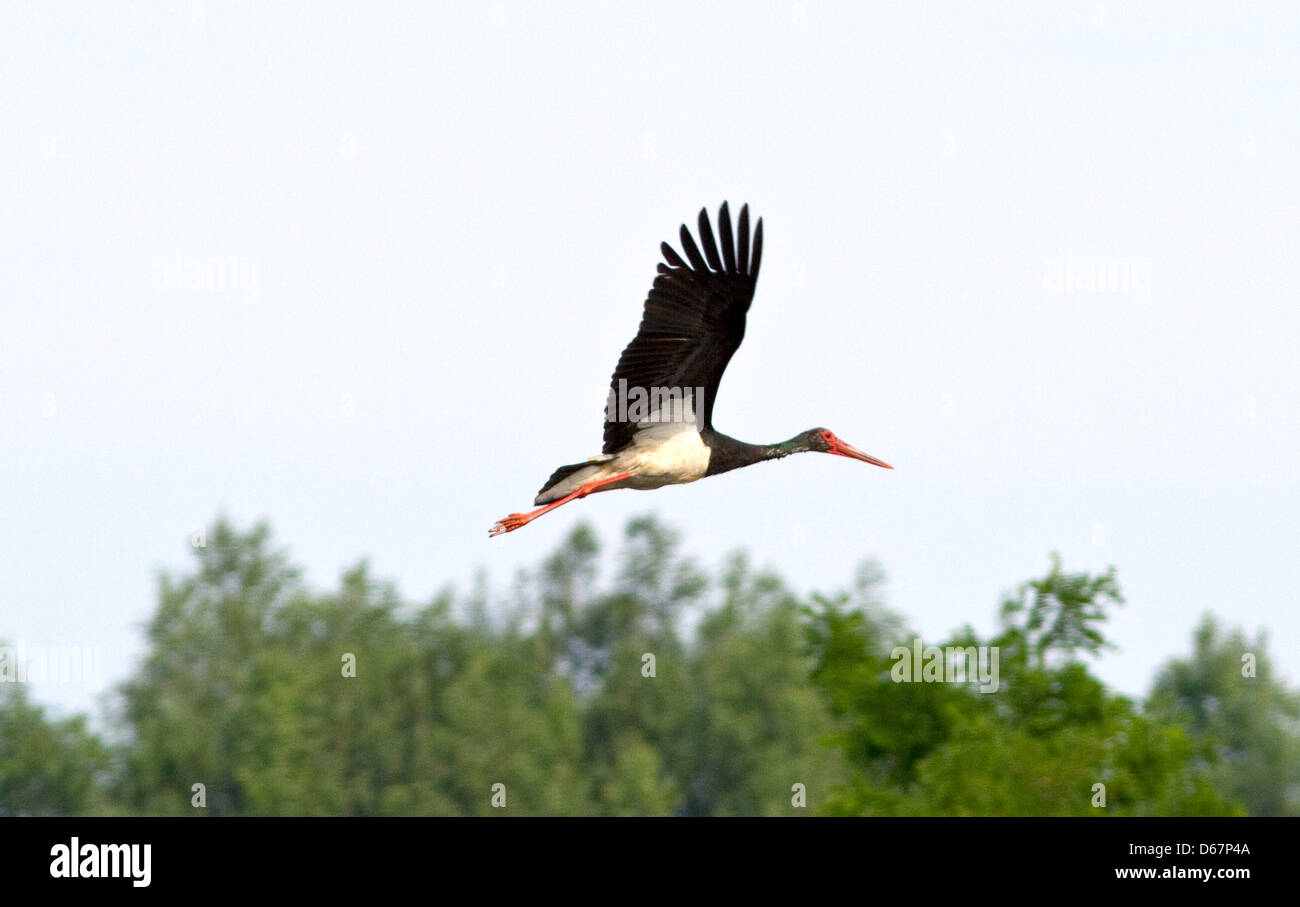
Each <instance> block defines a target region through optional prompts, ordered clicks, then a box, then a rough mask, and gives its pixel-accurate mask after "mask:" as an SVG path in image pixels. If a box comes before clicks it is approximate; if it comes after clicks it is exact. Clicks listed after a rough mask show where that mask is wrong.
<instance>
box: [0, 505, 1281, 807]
mask: <svg viewBox="0 0 1300 907" xmlns="http://www.w3.org/2000/svg"><path fill="white" fill-rule="evenodd" d="M679 549H680V544H679V539H678V537H677V535H676V534H675V533H674V532H672V531H670V530H668V529H667V528H665V527H664V526H662V525H660V524H659V523H658V522H657V521H655V520H654V519H653V518H648V517H647V518H641V519H637V520H634V521H632V522H631V523H630V524H629V525H628V527H627V530H626V533H625V537H624V539H623V543H622V545H621V548H620V550H619V551H618V552H617V557H616V559H615V564H614V569H613V570H612V572H611V573H610V576H609V579H602V570H601V565H602V559H601V558H602V553H601V547H600V545H599V543H598V540H597V539H596V537H595V535H594V533H592V531H591V530H590V529H589V528H588V527H585V526H579V527H578V528H577V529H575V530H574V531H573V532H572V533H571V534H570V535H569V536H568V538H566V539H565V540H564V541H563V542H562V544H561V545H560V546H559V547H558V548H557V550H556V551H555V553H554V554H553V555H551V556H550V557H549V558H547V559H546V560H545V561H544V562H543V563H542V564H541V565H540V566H539V567H538V569H537V570H536V572H535V573H530V572H523V573H521V574H520V575H519V576H518V577H517V578H516V581H515V584H514V587H513V591H512V593H511V595H510V596H509V597H508V598H502V597H501V596H499V595H496V594H494V593H493V592H492V591H491V590H490V588H489V587H488V585H487V583H486V580H480V582H479V583H478V584H477V585H476V587H475V588H474V589H473V590H471V591H470V593H469V594H467V595H464V596H457V595H455V594H453V593H452V592H450V591H449V592H444V593H442V594H440V595H438V596H437V597H436V598H435V599H434V600H433V601H431V602H428V603H427V604H423V605H413V604H410V603H408V602H405V601H403V600H402V599H401V597H400V596H399V595H398V594H397V592H396V591H395V590H394V589H393V587H392V586H391V585H389V584H386V583H384V582H380V581H378V580H376V579H375V578H373V577H372V576H371V575H370V572H369V570H368V568H367V566H366V565H365V564H364V563H362V564H360V565H358V566H357V567H355V568H353V569H351V570H349V571H348V572H346V573H345V574H344V575H343V577H342V578H341V581H340V584H339V588H338V590H337V591H335V592H329V593H325V594H320V593H315V592H313V591H311V590H309V589H307V588H305V587H304V586H303V584H302V583H301V581H300V576H299V572H298V571H297V569H296V568H295V567H294V566H293V565H292V563H291V562H290V560H289V558H288V557H287V556H286V554H285V553H284V552H283V551H281V550H279V549H277V548H275V547H274V546H273V545H272V543H271V539H270V534H269V532H268V530H267V529H266V527H264V526H258V527H254V528H253V529H252V530H250V531H248V532H243V533H241V532H239V531H237V530H236V529H235V528H233V527H232V526H230V525H229V524H227V523H225V522H220V523H218V524H217V525H216V526H215V527H214V528H213V529H212V531H211V532H209V533H208V544H207V546H206V547H204V548H199V549H197V550H196V551H195V556H196V558H197V561H196V564H195V566H194V568H193V570H192V571H191V572H189V573H188V574H186V575H183V576H179V577H173V576H164V577H162V578H161V579H160V581H159V588H158V608H157V612H156V614H155V615H154V618H153V620H152V621H151V623H150V624H149V626H148V630H147V632H148V640H149V645H150V648H149V652H148V655H147V657H146V658H145V660H144V662H143V663H142V664H141V666H140V667H139V669H138V670H137V672H136V673H135V675H134V676H133V677H132V678H131V680H130V681H129V682H128V683H127V684H125V685H124V686H123V688H122V689H121V690H120V691H118V697H117V700H116V706H115V708H114V710H113V713H112V716H111V717H112V719H113V724H114V726H115V737H114V739H115V740H116V741H117V742H116V743H115V744H114V745H112V746H109V745H106V744H104V743H102V742H101V741H100V739H99V738H98V737H96V736H95V735H94V734H92V733H90V732H89V731H88V730H87V728H86V725H85V721H84V719H81V718H76V719H72V720H68V721H52V720H50V719H49V718H48V717H46V716H45V714H44V713H43V711H42V710H41V709H39V708H37V707H35V706H33V705H32V704H31V703H29V702H28V701H27V699H26V698H25V695H24V691H23V690H22V688H21V687H11V688H9V689H5V688H4V687H5V685H0V815H5V814H15V813H18V814H93V813H106V812H121V813H128V814H134V813H142V814H170V815H241V814H251V815H431V814H432V815H484V816H486V815H502V814H505V815H575V814H580V815H611V816H641V815H772V816H777V815H808V814H816V813H823V814H829V815H1208V814H1234V813H1239V812H1241V805H1242V804H1244V805H1245V806H1246V807H1248V808H1249V809H1250V810H1251V811H1252V812H1260V813H1288V812H1289V813H1295V812H1296V811H1297V806H1298V805H1300V803H1298V802H1297V790H1298V789H1300V775H1297V771H1300V759H1298V758H1297V752H1298V751H1297V735H1296V730H1295V728H1296V719H1297V715H1298V714H1300V705H1298V700H1297V697H1296V695H1295V694H1294V693H1291V692H1289V691H1287V690H1286V688H1285V687H1284V686H1283V685H1282V684H1281V683H1280V681H1278V680H1277V679H1276V678H1275V677H1274V676H1273V673H1272V669H1271V665H1270V664H1269V663H1268V661H1267V659H1266V658H1265V654H1264V646H1263V640H1262V639H1260V640H1257V641H1256V642H1254V643H1253V644H1252V645H1251V646H1249V647H1247V646H1246V644H1245V642H1244V640H1242V639H1241V637H1240V634H1233V635H1229V636H1226V637H1225V636H1223V635H1222V634H1220V633H1219V631H1218V629H1217V628H1216V627H1215V626H1214V625H1213V624H1212V623H1207V625H1206V626H1205V627H1203V628H1202V630H1201V631H1200V632H1198V635H1197V639H1196V650H1195V652H1194V654H1193V657H1192V659H1191V660H1190V661H1188V662H1174V663H1171V665H1170V666H1169V667H1168V668H1167V669H1166V670H1165V671H1164V672H1162V674H1161V676H1160V678H1159V679H1158V681H1157V684H1156V688H1155V692H1154V693H1153V695H1152V699H1151V704H1150V707H1149V708H1148V709H1146V710H1145V711H1144V710H1143V709H1141V708H1139V707H1138V706H1136V705H1134V704H1133V703H1132V702H1130V701H1129V700H1128V699H1126V698H1124V697H1122V696H1117V695H1115V694H1114V693H1112V692H1111V691H1109V690H1107V689H1106V688H1105V686H1104V685H1103V684H1101V682H1100V681H1098V680H1097V678H1096V677H1095V676H1094V675H1093V674H1092V673H1091V671H1090V670H1089V667H1088V664H1087V660H1088V659H1091V658H1093V657H1095V656H1096V655H1097V654H1098V653H1099V652H1101V651H1103V650H1104V649H1105V648H1106V647H1107V645H1108V644H1107V641H1106V638H1105V635H1104V632H1103V628H1104V624H1105V621H1106V618H1107V617H1108V615H1109V613H1110V611H1111V609H1112V608H1113V607H1114V606H1116V605H1118V604H1120V603H1122V601H1123V599H1122V596H1121V594H1120V590H1119V587H1118V584H1117V583H1116V580H1115V577H1114V574H1113V572H1108V573H1106V574H1104V575H1102V576H1092V575H1088V574H1069V573H1066V572H1064V571H1063V570H1062V568H1061V565H1060V562H1059V559H1057V558H1055V557H1053V559H1052V564H1051V567H1050V569H1049V571H1048V573H1047V575H1046V576H1045V577H1043V578H1042V579H1039V580H1035V581H1032V582H1029V583H1026V584H1025V585H1024V586H1022V587H1021V588H1020V589H1019V590H1018V592H1017V593H1016V594H1015V595H1014V596H1011V597H1009V598H1008V599H1007V601H1006V602H1005V603H1004V604H1003V606H1002V608H1001V612H1000V614H1001V620H1002V623H1001V627H1000V629H999V631H998V632H997V633H996V634H995V635H994V636H993V637H992V638H989V639H981V638H980V637H979V636H978V635H977V634H976V633H975V632H974V631H973V630H971V629H970V628H968V627H967V628H962V629H960V630H958V631H957V632H955V633H954V634H953V635H952V637H951V638H950V639H948V640H945V641H943V642H941V643H936V644H937V645H940V646H953V647H961V648H965V647H988V648H991V649H996V651H997V652H998V653H999V661H998V668H999V672H998V673H999V676H998V684H997V690H996V691H992V690H988V691H985V692H981V691H980V690H979V688H978V684H976V683H969V682H944V683H937V682H909V683H903V682H898V680H899V678H898V677H897V676H895V671H894V669H895V668H896V666H897V665H898V663H899V656H898V650H897V648H896V647H903V648H904V649H906V650H908V651H913V643H914V640H915V634H914V633H911V632H909V631H908V630H907V629H906V626H905V622H904V621H903V619H902V618H901V617H899V616H898V615H896V614H893V613H891V612H890V611H888V610H886V609H885V608H884V606H883V605H882V603H881V600H880V594H879V590H880V585H881V581H882V574H881V573H880V571H879V569H878V568H877V567H876V566H875V565H873V564H871V563H866V564H864V565H863V566H862V567H861V568H860V569H859V571H858V573H857V574H856V576H855V577H854V582H853V583H852V585H851V588H850V590H849V591H846V592H841V593H836V594H831V595H813V596H811V597H804V596H801V595H799V594H798V593H796V592H795V591H794V590H792V589H790V588H789V587H788V586H787V585H786V583H785V582H784V581H783V580H782V579H781V578H780V577H779V576H778V575H776V574H774V573H771V572H769V571H760V570H755V569H753V568H752V567H751V566H750V565H749V563H748V561H747V560H746V558H745V557H744V555H743V554H737V555H735V556H734V557H733V558H731V559H730V560H729V561H728V563H727V564H726V565H724V568H723V569H722V571H721V572H720V573H719V575H718V576H717V577H716V578H710V576H709V575H708V574H707V573H706V572H704V571H703V570H701V569H700V567H699V566H698V565H696V564H695V563H694V562H693V561H691V560H690V559H689V558H687V557H684V556H683V555H682V554H681V553H680V550H679ZM1247 649H1248V650H1249V651H1250V652H1252V653H1255V654H1256V655H1257V656H1258V670H1259V673H1258V676H1257V677H1256V678H1254V679H1253V680H1250V681H1245V680H1244V679H1243V678H1242V677H1241V674H1240V655H1241V653H1242V652H1243V651H1246V650H1247ZM917 679H921V678H920V676H919V669H918V678H917ZM196 785H202V786H203V788H202V789H203V791H204V795H205V797H206V801H205V805H204V806H203V807H202V808H198V807H196V806H195V796H196V795H195V789H196ZM498 785H504V791H505V797H506V804H505V807H504V808H498V806H496V805H494V803H493V791H494V789H498V790H499V789H500V788H497V787H496V786H498ZM1099 785H1101V786H1103V787H1099ZM1103 789H1104V797H1105V800H1104V805H1102V803H1101V799H1100V795H1099V791H1100V790H1103ZM796 790H799V791H802V792H803V796H804V797H805V798H806V800H805V801H804V805H802V806H800V805H796V803H795V802H794V801H793V800H792V797H794V792H795V791H796Z"/></svg>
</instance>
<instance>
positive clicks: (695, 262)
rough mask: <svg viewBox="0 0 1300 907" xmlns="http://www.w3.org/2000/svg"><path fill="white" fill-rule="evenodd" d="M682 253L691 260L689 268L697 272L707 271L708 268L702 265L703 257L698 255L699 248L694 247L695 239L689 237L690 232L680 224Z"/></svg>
mask: <svg viewBox="0 0 1300 907" xmlns="http://www.w3.org/2000/svg"><path fill="white" fill-rule="evenodd" d="M682 251H683V252H685V253H686V257H687V258H689V259H690V260H691V267H693V268H694V269H695V270H697V271H707V270H708V269H709V266H708V265H707V264H705V263H704V256H703V255H701V254H700V249H699V246H697V245H695V239H694V238H693V237H692V236H691V231H690V230H688V229H686V225H685V224H682Z"/></svg>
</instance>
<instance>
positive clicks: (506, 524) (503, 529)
mask: <svg viewBox="0 0 1300 907" xmlns="http://www.w3.org/2000/svg"><path fill="white" fill-rule="evenodd" d="M530 519H531V518H530V517H529V516H528V515H527V514H523V513H512V514H510V516H508V517H503V518H502V519H499V520H497V521H496V522H495V523H494V524H492V528H491V529H489V530H488V538H495V537H496V536H498V535H504V534H505V533H507V532H514V531H515V530H516V529H518V528H520V527H521V526H527V525H528V523H529V520H530Z"/></svg>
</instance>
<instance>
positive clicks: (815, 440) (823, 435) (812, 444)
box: [803, 428, 894, 469]
mask: <svg viewBox="0 0 1300 907" xmlns="http://www.w3.org/2000/svg"><path fill="white" fill-rule="evenodd" d="M803 436H804V440H805V442H806V443H807V445H808V449H809V450H815V451H818V452H820V453H828V454H836V455H837V456H841V457H849V458H851V459H854V460H861V461H862V462H863V463H870V464H871V465H872V466H883V467H884V468H885V469H893V468H894V467H892V466H890V465H889V464H888V463H886V462H885V461H884V460H877V459H876V458H875V457H873V456H871V455H870V454H864V453H863V452H862V451H860V450H858V449H857V448H856V447H854V446H853V445H852V444H848V443H845V442H844V441H841V440H840V439H839V438H837V437H835V432H833V431H831V430H830V429H829V428H810V429H808V430H807V431H806V432H804V433H803Z"/></svg>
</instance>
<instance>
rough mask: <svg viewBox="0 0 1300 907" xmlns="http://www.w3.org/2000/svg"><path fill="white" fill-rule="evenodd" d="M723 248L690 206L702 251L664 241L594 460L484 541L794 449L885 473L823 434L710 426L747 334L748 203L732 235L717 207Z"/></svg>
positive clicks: (752, 263)
mask: <svg viewBox="0 0 1300 907" xmlns="http://www.w3.org/2000/svg"><path fill="white" fill-rule="evenodd" d="M718 232H719V233H720V234H721V240H722V242H721V244H719V243H718V241H717V240H716V239H715V238H714V235H713V227H712V226H711V225H710V223H709V215H708V212H707V211H706V210H704V209H703V208H701V209H700V218H699V236H700V245H702V246H703V247H704V251H703V253H701V251H700V247H699V246H697V245H696V244H695V239H694V237H692V236H691V231H690V230H688V229H687V227H686V225H685V224H682V229H681V245H682V251H684V252H685V253H686V257H685V258H682V256H681V255H678V254H677V252H676V250H674V249H673V247H672V246H670V245H668V243H662V244H661V246H660V249H661V251H662V252H663V256H664V262H662V263H660V265H659V269H658V271H659V273H658V276H657V277H655V281H654V286H652V287H651V288H650V294H649V295H648V296H647V297H646V301H645V310H644V312H643V313H642V316H641V327H640V329H639V330H638V331H637V334H636V337H634V338H633V339H632V342H631V343H629V344H628V345H627V349H625V350H623V355H622V356H621V357H619V360H618V366H617V367H616V368H615V369H614V374H613V376H612V377H611V379H610V392H609V397H608V399H607V403H606V407H605V444H604V447H603V449H602V452H601V454H600V456H598V457H591V458H590V459H588V460H586V461H585V462H582V463H573V464H571V465H569V466H561V467H560V468H559V469H557V470H555V472H554V473H553V474H552V475H551V477H550V478H549V479H547V480H546V484H545V485H543V486H542V490H541V491H539V492H538V493H537V499H536V500H535V501H534V502H533V503H534V504H535V505H538V509H537V510H533V511H530V512H528V513H512V514H510V516H508V517H505V518H504V519H502V520H499V521H498V522H497V523H496V524H495V525H494V526H493V527H492V528H491V529H490V530H489V531H488V535H489V536H496V535H501V534H502V533H505V532H513V531H514V530H516V529H519V528H521V527H523V526H526V525H528V524H529V523H531V522H532V521H533V520H535V519H537V518H538V517H540V516H542V515H543V514H545V513H549V512H550V511H552V510H554V509H555V508H557V507H560V506H562V505H564V504H567V503H569V502H570V501H572V500H576V499H577V498H585V497H586V496H587V495H589V494H594V493H595V492H598V491H612V490H614V489H616V488H639V489H650V488H662V487H663V486H665V485H678V484H683V483H686V482H694V481H695V480H697V479H702V478H704V477H705V476H716V475H718V474H719V473H724V472H730V471H731V470H733V469H739V468H740V467H742V466H749V465H751V464H753V463H761V462H763V461H764V460H777V459H780V458H781V457H785V456H789V455H790V454H793V453H802V452H804V451H819V452H821V453H829V454H837V455H838V456H841V457H850V458H852V459H854V460H861V461H862V462H864V463H871V464H872V465H875V466H883V467H884V468H885V469H893V467H892V466H890V465H889V464H888V463H886V462H884V461H883V460H877V459H876V458H875V457H872V456H869V455H868V454H865V453H863V452H862V451H860V450H858V449H857V448H856V447H853V446H852V445H850V444H846V443H845V442H843V441H841V440H840V439H839V438H837V437H836V436H835V433H834V432H832V431H830V430H829V429H826V428H810V429H808V431H805V432H801V433H800V434H797V435H795V436H794V437H793V438H791V439H790V440H789V441H782V442H780V443H778V444H746V443H744V442H743V441H737V440H736V439H734V438H729V437H727V436H726V435H724V434H722V432H720V431H717V430H716V429H714V427H713V401H714V397H715V396H716V395H717V390H718V384H719V383H720V382H721V381H722V373H723V371H725V370H726V368H727V363H728V362H730V361H731V357H732V356H733V355H734V354H735V352H736V350H737V349H738V348H739V347H740V342H741V340H743V339H744V337H745V315H746V313H747V312H748V311H749V304H750V302H751V301H752V300H753V298H754V286H755V284H756V283H757V281H758V266H759V262H760V260H761V259H762V256H763V220H762V218H759V221H758V224H757V226H756V227H755V228H754V233H753V238H752V252H751V237H750V232H749V206H748V205H745V206H743V207H742V208H741V209H740V218H739V221H738V222H737V224H736V232H735V234H734V236H733V234H732V230H731V213H730V212H729V211H728V209H727V203H726V202H723V203H722V208H721V209H720V210H719V211H718Z"/></svg>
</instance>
